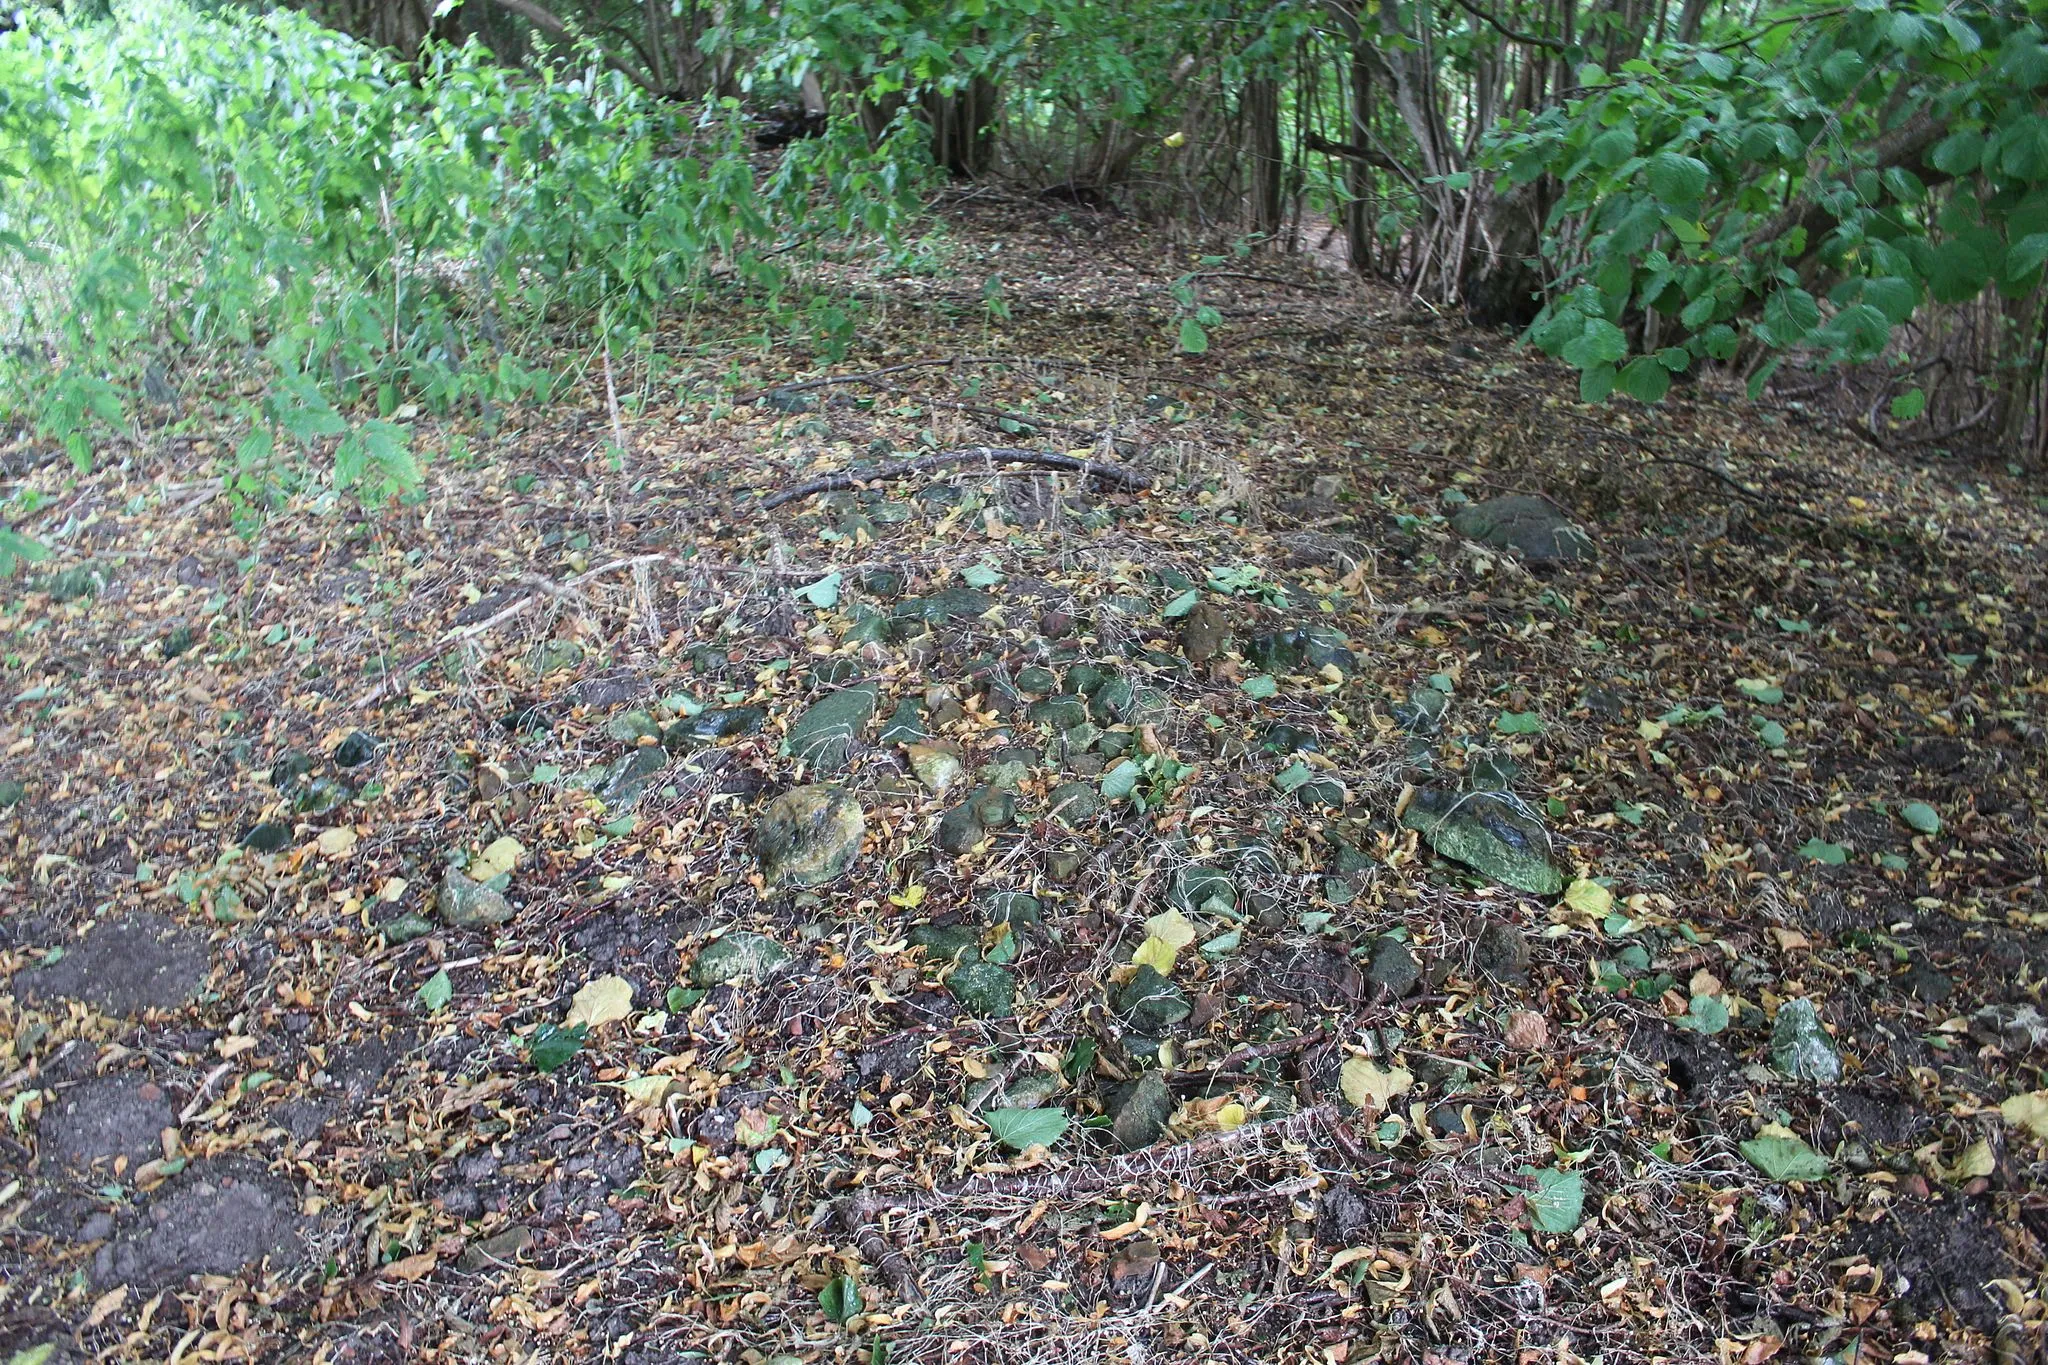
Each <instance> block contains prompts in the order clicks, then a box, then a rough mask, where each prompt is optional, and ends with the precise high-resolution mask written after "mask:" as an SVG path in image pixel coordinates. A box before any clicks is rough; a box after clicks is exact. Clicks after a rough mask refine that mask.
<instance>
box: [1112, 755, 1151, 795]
mask: <svg viewBox="0 0 2048 1365" xmlns="http://www.w3.org/2000/svg"><path fill="white" fill-rule="evenodd" d="M1144 775H1145V770H1144V769H1143V768H1141V767H1139V766H1138V765H1137V764H1136V763H1134V762H1132V761H1131V760H1130V759H1128V758H1127V759H1125V760H1124V761H1123V762H1121V763H1119V764H1117V765H1116V766H1115V767H1114V768H1111V769H1110V770H1109V771H1108V772H1106V773H1104V774H1103V775H1102V795H1103V797H1104V799H1106V800H1110V801H1120V800H1122V799H1123V798H1124V797H1126V796H1129V795H1130V794H1131V793H1132V792H1134V791H1136V790H1137V789H1138V782H1139V780H1140V779H1141V778H1143V777H1144Z"/></svg>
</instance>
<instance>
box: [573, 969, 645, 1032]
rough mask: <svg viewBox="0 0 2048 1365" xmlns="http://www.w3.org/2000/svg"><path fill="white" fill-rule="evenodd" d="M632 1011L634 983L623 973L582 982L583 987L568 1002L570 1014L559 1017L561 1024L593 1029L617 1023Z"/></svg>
mask: <svg viewBox="0 0 2048 1365" xmlns="http://www.w3.org/2000/svg"><path fill="white" fill-rule="evenodd" d="M632 1012H633V983H632V982H630V981H628V980H626V978H625V977H623V976H600V977H598V978H597V979H596V980H595V981H589V982H585V983H584V986H583V989H582V990H580V991H578V992H576V998H575V999H573V1000H571V1001H570V1002H569V1014H568V1017H567V1018H565V1019H564V1020H562V1027H563V1028H574V1027H576V1025H578V1024H582V1025H583V1026H584V1027H586V1028H592V1029H594V1028H598V1027H599V1026H601V1025H604V1024H613V1023H617V1022H618V1021H619V1020H621V1019H624V1018H625V1017H626V1016H627V1015H629V1014H631V1013H632Z"/></svg>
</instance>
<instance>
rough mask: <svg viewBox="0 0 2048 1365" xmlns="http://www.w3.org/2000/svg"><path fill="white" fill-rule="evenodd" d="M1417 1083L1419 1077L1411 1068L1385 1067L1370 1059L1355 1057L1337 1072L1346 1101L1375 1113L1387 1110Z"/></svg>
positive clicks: (1339, 1086)
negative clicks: (1388, 1106)
mask: <svg viewBox="0 0 2048 1365" xmlns="http://www.w3.org/2000/svg"><path fill="white" fill-rule="evenodd" d="M1413 1084H1415V1077H1413V1076H1412V1075H1410V1074H1409V1073H1408V1070H1407V1068H1405V1067H1398V1066H1397V1067H1391V1068H1389V1067H1383V1066H1381V1065H1380V1064H1379V1063H1378V1062H1375V1061H1374V1060H1372V1058H1370V1057H1353V1058H1352V1059H1351V1060H1350V1061H1348V1062H1346V1063H1344V1067H1343V1069H1342V1070H1341V1071H1339V1072H1338V1073H1337V1085H1338V1088H1339V1089H1341V1090H1342V1091H1343V1092H1344V1098H1345V1099H1347V1100H1350V1101H1351V1102H1352V1103H1353V1104H1355V1105H1357V1106H1358V1107H1359V1108H1360V1109H1364V1110H1367V1111H1373V1112H1376V1111H1378V1110H1381V1109H1385V1108H1386V1107H1387V1105H1388V1103H1389V1102H1390V1101H1392V1100H1393V1098H1394V1096H1396V1095H1401V1094H1406V1093H1407V1090H1408V1087H1409V1086H1411V1085H1413Z"/></svg>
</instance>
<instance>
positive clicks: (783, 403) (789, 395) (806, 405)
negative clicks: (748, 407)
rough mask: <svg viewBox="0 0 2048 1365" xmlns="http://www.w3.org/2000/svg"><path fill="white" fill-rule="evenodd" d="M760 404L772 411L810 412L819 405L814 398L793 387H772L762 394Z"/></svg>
mask: <svg viewBox="0 0 2048 1365" xmlns="http://www.w3.org/2000/svg"><path fill="white" fill-rule="evenodd" d="M760 404H761V406H762V407H764V408H767V409H768V410H769V411H771V412H786V413H797V412H809V411H810V410H811V409H812V408H815V407H816V406H818V404H817V401H816V400H815V399H813V398H810V397H807V396H806V395H804V394H802V393H799V392H797V391H795V390H793V389H770V390H768V392H766V393H764V394H762V395H761V399H760Z"/></svg>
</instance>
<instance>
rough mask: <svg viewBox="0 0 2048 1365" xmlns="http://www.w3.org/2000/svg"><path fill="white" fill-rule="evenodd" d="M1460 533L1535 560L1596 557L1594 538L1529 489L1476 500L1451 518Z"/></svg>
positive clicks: (1554, 561) (1568, 560)
mask: <svg viewBox="0 0 2048 1365" xmlns="http://www.w3.org/2000/svg"><path fill="white" fill-rule="evenodd" d="M1451 527H1452V529H1453V530H1455V531H1456V532H1457V533H1458V534H1459V535H1461V536H1464V537H1466V538H1467V539H1470V540H1476V541H1478V542H1480V543H1481V544H1483V545H1490V546H1492V547H1493V548H1494V549H1497V550H1513V551H1514V552H1515V553H1516V554H1518V555H1520V556H1521V557H1522V558H1523V559H1525V560H1527V561H1528V562H1529V563H1531V564H1576V563H1579V562H1581V561H1583V560H1588V559H1591V558H1593V539H1592V537H1591V536H1588V535H1587V534H1586V533H1585V532H1584V531H1582V530H1580V529H1579V528H1578V527H1577V526H1574V525H1573V524H1572V522H1571V519H1570V518H1569V517H1567V516H1565V515H1564V513H1562V512H1560V511H1558V510H1557V509H1556V508H1555V507H1552V506H1551V505H1550V504H1549V503H1548V502H1545V501H1544V500H1543V499H1542V498H1536V497H1530V496H1529V495H1528V494H1525V493H1511V494H1508V495H1506V496H1504V497H1498V498H1488V499H1487V500H1486V501H1485V502H1475V503H1473V504H1471V505H1470V506H1469V507H1466V508H1464V509H1462V510H1461V511H1459V512H1458V514H1457V515H1456V516H1454V517H1452V518H1451Z"/></svg>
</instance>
